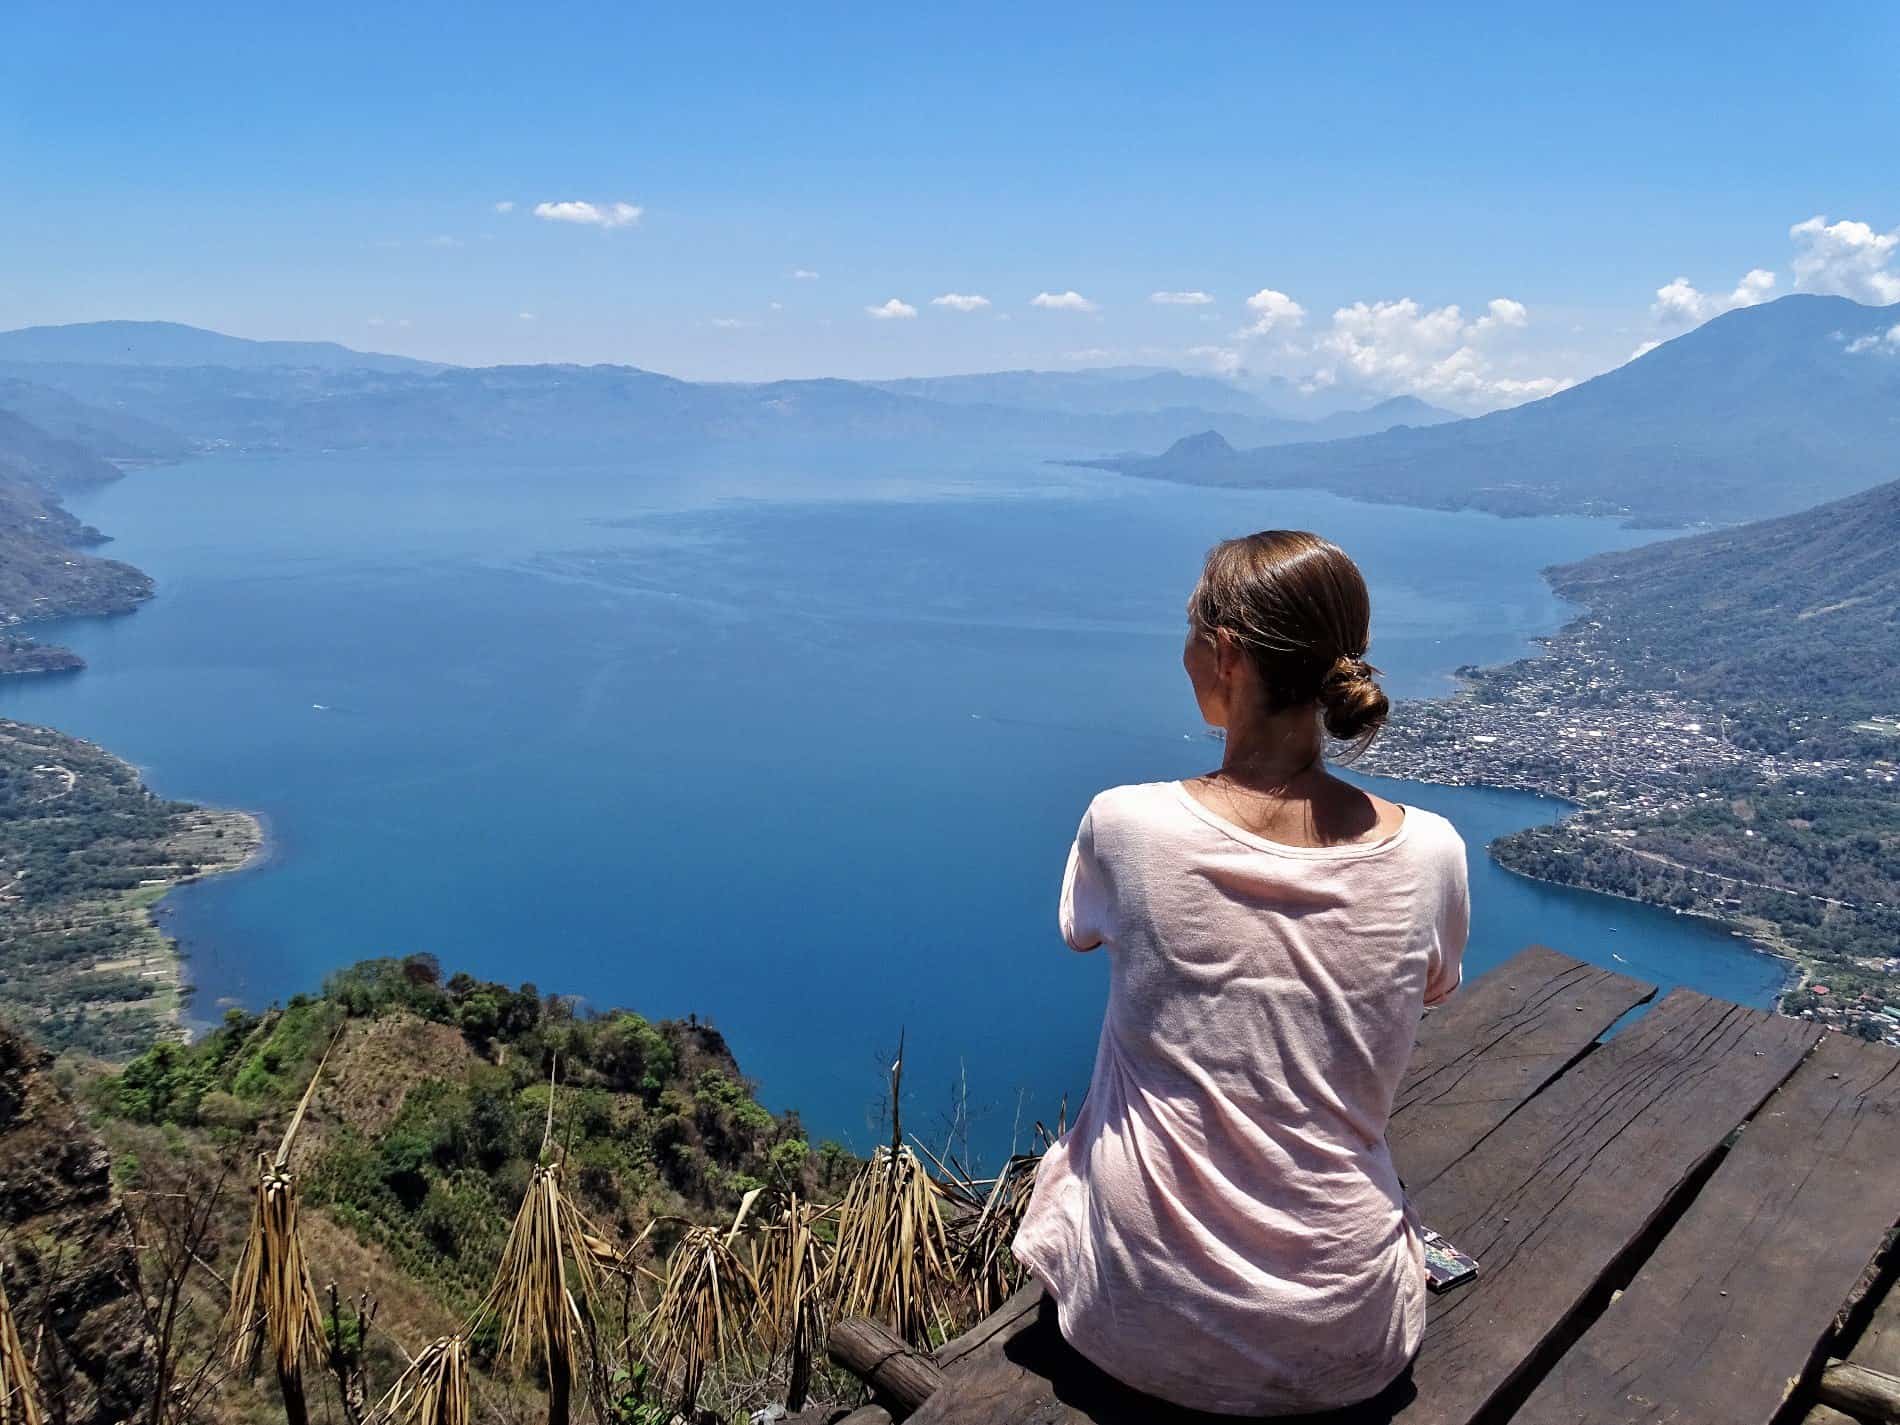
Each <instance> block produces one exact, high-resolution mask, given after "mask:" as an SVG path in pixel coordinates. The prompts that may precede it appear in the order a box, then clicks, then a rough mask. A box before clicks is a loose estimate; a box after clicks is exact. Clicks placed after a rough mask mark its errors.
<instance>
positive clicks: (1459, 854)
mask: <svg viewBox="0 0 1900 1425" xmlns="http://www.w3.org/2000/svg"><path fill="white" fill-rule="evenodd" d="M1455 847H1456V851H1455V854H1454V855H1453V856H1452V858H1451V865H1450V867H1449V868H1448V869H1447V876H1446V879H1447V882H1448V883H1447V885H1446V887H1445V901H1444V906H1443V908H1442V909H1441V910H1440V911H1439V917H1438V935H1437V937H1436V941H1435V943H1434V944H1433V946H1432V960H1431V971H1430V973H1429V974H1428V975H1427V976H1426V980H1425V1004H1426V1006H1427V1007H1428V1008H1429V1007H1430V1006H1432V1005H1435V1004H1443V1003H1444V1002H1445V1001H1446V1000H1448V999H1450V998H1451V995H1452V992H1453V991H1454V990H1456V989H1457V988H1458V986H1459V984H1460V983H1461V982H1462V981H1463V979H1464V963H1465V941H1466V939H1467V938H1468V937H1469V936H1470V934H1471V881H1470V872H1469V871H1468V870H1467V869H1466V866H1465V848H1464V843H1463V842H1457V843H1455Z"/></svg>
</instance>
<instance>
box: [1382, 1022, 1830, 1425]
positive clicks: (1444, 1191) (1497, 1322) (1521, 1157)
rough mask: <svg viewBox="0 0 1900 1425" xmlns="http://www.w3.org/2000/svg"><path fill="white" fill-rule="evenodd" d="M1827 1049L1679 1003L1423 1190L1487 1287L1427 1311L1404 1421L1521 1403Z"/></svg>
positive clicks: (1467, 1290)
mask: <svg viewBox="0 0 1900 1425" xmlns="http://www.w3.org/2000/svg"><path fill="white" fill-rule="evenodd" d="M1819 1034H1820V1031H1819V1030H1817V1029H1815V1028H1814V1027H1813V1026H1812V1025H1808V1024H1805V1023H1802V1022H1801V1021H1798V1020H1792V1019H1782V1018H1777V1017H1775V1016H1771V1015H1766V1014H1761V1013H1758V1012H1756V1011H1754V1010H1746V1009H1742V1008H1740V1007H1739V1006H1736V1005H1730V1004H1723V1003H1721V1002H1719V1001H1716V1000H1712V999H1709V998H1707V997H1706V996H1703V995H1699V994H1696V993H1694V992H1693V991H1689V990H1676V991H1675V992H1673V993H1672V994H1670V995H1669V996H1668V997H1667V998H1665V999H1664V1000H1663V1001H1662V1002H1661V1003H1660V1004H1659V1005H1657V1007H1656V1008H1655V1009H1654V1010H1652V1011H1651V1012H1650V1013H1649V1014H1648V1015H1646V1016H1644V1018H1643V1019H1642V1021H1641V1022H1640V1023H1638V1024H1636V1025H1634V1026H1632V1027H1631V1028H1630V1029H1629V1030H1628V1031H1627V1032H1625V1033H1623V1034H1621V1035H1619V1036H1617V1037H1616V1038H1615V1039H1613V1040H1611V1041H1610V1042H1609V1043H1608V1044H1606V1045H1605V1046H1604V1047H1603V1048H1601V1049H1599V1050H1597V1051H1596V1052H1595V1053H1593V1054H1591V1055H1589V1056H1588V1057H1587V1058H1585V1059H1584V1060H1583V1061H1582V1062H1581V1063H1579V1064H1578V1065H1577V1066H1576V1067H1575V1068H1573V1069H1572V1070H1571V1071H1570V1072H1569V1073H1567V1074H1564V1075H1563V1076H1562V1077H1560V1078H1559V1079H1558V1080H1557V1081H1556V1082H1555V1083H1554V1084H1552V1085H1551V1086H1550V1087H1549V1088H1547V1089H1545V1090H1544V1092H1543V1093H1541V1094H1539V1095H1538V1096H1537V1097H1536V1098H1534V1099H1532V1100H1531V1101H1530V1102H1529V1103H1527V1104H1525V1105H1524V1106H1523V1107H1522V1108H1520V1109H1519V1110H1518V1111H1517V1112H1516V1113H1515V1114H1513V1115H1512V1116H1511V1117H1510V1118H1508V1119H1506V1120H1505V1121H1504V1123H1502V1124H1501V1125H1500V1126H1499V1127H1497V1128H1496V1129H1495V1130H1493V1131H1492V1133H1491V1134H1490V1136H1489V1137H1487V1138H1486V1139H1484V1141H1483V1142H1482V1143H1480V1144H1479V1145H1478V1147H1477V1148H1476V1149H1474V1150H1473V1151H1472V1152H1471V1153H1470V1154H1468V1155H1467V1156H1465V1157H1464V1158H1461V1159H1459V1160H1458V1162H1456V1163H1454V1164H1453V1165H1452V1166H1451V1167H1450V1168H1448V1169H1446V1170H1445V1171H1444V1172H1443V1173H1442V1174H1440V1175H1439V1177H1438V1178H1437V1179H1436V1180H1435V1181H1433V1182H1432V1183H1430V1184H1429V1185H1428V1186H1426V1187H1425V1188H1424V1190H1423V1191H1422V1192H1420V1193H1419V1194H1418V1195H1417V1197H1416V1199H1415V1200H1416V1203H1417V1207H1418V1209H1419V1212H1420V1214H1421V1215H1422V1217H1423V1218H1424V1220H1425V1221H1426V1222H1428V1223H1430V1224H1431V1225H1432V1226H1434V1227H1436V1228H1437V1229H1438V1230H1439V1231H1441V1232H1443V1233H1444V1234H1445V1235H1446V1236H1447V1237H1449V1238H1451V1240H1452V1241H1454V1242H1456V1243H1457V1244H1458V1245H1459V1246H1460V1247H1462V1248H1463V1249H1464V1250H1466V1251H1467V1252H1470V1253H1472V1254H1473V1255H1474V1256H1476V1257H1477V1258H1478V1260H1479V1262H1480V1263H1481V1264H1482V1272H1481V1274H1480V1276H1479V1278H1478V1280H1477V1281H1476V1282H1474V1283H1472V1284H1471V1285H1469V1286H1465V1287H1461V1288H1459V1289H1458V1290H1457V1291H1455V1292H1453V1293H1452V1294H1451V1295H1449V1296H1446V1297H1444V1298H1441V1299H1439V1300H1436V1301H1434V1302H1433V1303H1432V1313H1431V1318H1430V1321H1429V1324H1428V1326H1427V1328H1426V1337H1425V1344H1424V1348H1423V1350H1422V1351H1421V1352H1420V1353H1419V1359H1418V1363H1417V1366H1416V1369H1415V1376H1416V1381H1417V1387H1418V1399H1417V1401H1416V1402H1415V1403H1414V1405H1413V1407H1412V1409H1411V1410H1409V1411H1408V1412H1407V1414H1406V1419H1407V1420H1408V1421H1413V1422H1420V1425H1424V1422H1432V1423H1433V1425H1462V1423H1463V1422H1467V1421H1470V1420H1472V1419H1473V1418H1474V1417H1476V1416H1477V1415H1478V1413H1479V1412H1480V1411H1481V1410H1483V1409H1484V1407H1485V1406H1486V1405H1487V1404H1488V1403H1489V1402H1490V1401H1492V1400H1493V1399H1494V1398H1496V1397H1497V1396H1498V1395H1499V1394H1500V1393H1501V1392H1504V1391H1506V1390H1507V1389H1510V1388H1511V1387H1513V1386H1514V1385H1515V1384H1516V1383H1517V1382H1518V1381H1519V1380H1520V1379H1521V1378H1522V1377H1523V1375H1524V1374H1525V1373H1526V1371H1527V1370H1528V1369H1530V1368H1531V1366H1532V1365H1533V1363H1535V1362H1537V1361H1538V1358H1539V1353H1540V1351H1541V1350H1542V1349H1543V1348H1544V1346H1545V1344H1546V1342H1547V1341H1549V1340H1550V1338H1551V1337H1552V1336H1553V1334H1554V1333H1556V1332H1557V1331H1558V1330H1559V1328H1560V1327H1562V1325H1563V1324H1564V1322H1565V1321H1566V1320H1567V1319H1568V1318H1569V1317H1571V1316H1572V1315H1573V1314H1574V1313H1575V1311H1576V1310H1577V1308H1578V1307H1579V1306H1580V1305H1581V1304H1582V1303H1583V1302H1584V1301H1585V1300H1586V1298H1588V1297H1589V1296H1590V1295H1591V1293H1592V1292H1593V1291H1594V1290H1595V1289H1596V1288H1597V1287H1598V1285H1599V1283H1601V1282H1602V1280H1603V1278H1604V1276H1605V1274H1606V1273H1607V1272H1608V1270H1609V1269H1610V1267H1611V1266H1612V1265H1613V1264H1614V1263H1615V1262H1616V1261H1617V1259H1618V1258H1619V1257H1620V1256H1621V1255H1622V1254H1623V1253H1624V1252H1625V1251H1626V1250H1628V1249H1629V1248H1630V1247H1631V1245H1632V1244H1634V1243H1635V1242H1636V1241H1637V1240H1638V1238H1640V1237H1641V1236H1642V1234H1643V1232H1644V1230H1645V1229H1646V1228H1648V1227H1649V1226H1650V1225H1651V1224H1652V1223H1653V1222H1654V1221H1655V1220H1656V1218H1657V1217H1658V1216H1659V1215H1660V1214H1661V1213H1662V1211H1663V1210H1664V1208H1665V1207H1667V1206H1668V1204H1669V1202H1670V1201H1671V1199H1672V1198H1673V1197H1674V1196H1675V1194H1676V1192H1677V1191H1678V1190H1679V1189H1680V1187H1681V1186H1682V1184H1683V1182H1684V1180H1685V1179H1687V1178H1688V1177H1689V1176H1690V1175H1692V1174H1693V1173H1694V1172H1695V1170H1696V1169H1697V1168H1698V1167H1699V1166H1700V1165H1701V1164H1703V1163H1704V1162H1705V1161H1706V1160H1707V1159H1708V1157H1709V1155H1710V1154H1711V1153H1713V1152H1714V1151H1715V1150H1716V1149H1717V1148H1718V1147H1719V1146H1720V1145H1721V1142H1722V1140H1723V1138H1724V1137H1726V1136H1727V1135H1728V1133H1729V1132H1730V1131H1731V1130H1732V1129H1733V1128H1734V1127H1735V1126H1736V1125H1737V1124H1739V1123H1740V1122H1741V1121H1742V1120H1743V1119H1745V1118H1746V1117H1747V1116H1748V1115H1749V1114H1751V1113H1753V1112H1754V1111H1755V1110H1756V1109H1757V1108H1758V1107H1760V1105H1761V1104H1762V1102H1763V1101H1764V1100H1765V1099H1766V1098H1767V1097H1768V1096H1769V1094H1771V1093H1772V1092H1773V1091H1774V1090H1775V1088H1776V1087H1777V1086H1778V1085H1779V1084H1780V1083H1781V1082H1782V1081H1783V1080H1785V1079H1786V1078H1787V1077H1788V1076H1789V1075H1790V1074H1791V1073H1793V1072H1794V1070H1795V1068H1796V1066H1797V1065H1798V1064H1799V1063H1800V1062H1801V1060H1802V1058H1803V1057H1804V1056H1805V1055H1806V1054H1807V1052H1808V1050H1809V1049H1811V1048H1812V1047H1813V1046H1814V1043H1815V1041H1816V1040H1817V1039H1818V1037H1819Z"/></svg>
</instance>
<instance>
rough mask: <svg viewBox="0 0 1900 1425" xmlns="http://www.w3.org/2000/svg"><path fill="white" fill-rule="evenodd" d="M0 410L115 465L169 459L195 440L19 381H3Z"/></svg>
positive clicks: (13, 378) (184, 450) (128, 413)
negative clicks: (125, 461) (103, 457)
mask: <svg viewBox="0 0 1900 1425" xmlns="http://www.w3.org/2000/svg"><path fill="white" fill-rule="evenodd" d="M0 411H11V412H12V413H13V414H14V415H16V416H19V417H20V418H21V419H23V420H26V421H29V422H31V423H32V424H33V425H35V426H37V427H38V428H39V429H40V430H41V431H43V432H45V433H46V434H47V435H49V436H55V437H57V438H59V439H60V440H66V441H71V442H73V443H75V444H77V445H82V446H84V447H86V449H88V450H90V451H92V452H93V453H94V454H97V455H102V456H106V457H108V458H109V459H113V460H152V459H170V458H174V457H177V456H180V455H184V454H186V453H188V452H189V451H190V449H191V442H190V441H188V440H186V439H185V438H184V437H183V436H181V435H179V434H178V432H177V431H174V430H171V429H170V428H168V427H166V426H162V425H160V424H158V423H157V422H156V421H148V420H145V419H144V418H143V417H140V416H135V415H132V414H131V413H130V412H127V411H118V410H108V409H106V408H105V407H103V406H93V405H88V404H87V403H86V402H84V401H81V400H78V399H76V398H74V397H72V396H70V395H68V394H67V393H66V392H64V391H56V390H54V389H53V388H52V387H51V386H42V385H39V384H38V383H37V382H33V381H23V380H21V379H19V378H18V377H6V376H0Z"/></svg>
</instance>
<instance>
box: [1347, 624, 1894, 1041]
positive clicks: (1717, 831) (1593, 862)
mask: <svg viewBox="0 0 1900 1425" xmlns="http://www.w3.org/2000/svg"><path fill="white" fill-rule="evenodd" d="M1611 642H1612V638H1611V637H1610V636H1609V635H1608V631H1607V630H1606V627H1605V625H1604V624H1603V623H1602V622H1600V621H1597V620H1592V619H1585V620H1581V621H1579V622H1578V623H1575V624H1573V625H1571V626H1570V627H1569V628H1567V629H1565V630H1564V631H1563V632H1562V633H1561V634H1559V635H1557V636H1555V637H1553V638H1551V639H1549V640H1547V641H1546V647H1547V651H1546V652H1545V653H1544V654H1542V655H1540V656H1536V657H1532V658H1527V659H1523V660H1520V661H1518V662H1516V663H1512V664H1509V665H1506V666H1503V667H1498V668H1489V669H1479V668H1475V667H1465V668H1461V669H1459V670H1458V677H1459V679H1460V686H1459V687H1458V689H1457V690H1456V691H1455V692H1454V693H1452V694H1450V695H1449V696H1446V697H1442V698H1435V699H1420V700H1411V701H1407V702H1405V703H1403V704H1401V705H1400V706H1399V707H1398V709H1397V710H1396V712H1395V715H1394V717H1393V719H1392V722H1391V723H1390V724H1389V725H1388V727H1387V728H1386V729H1385V731H1384V732H1383V733H1382V734H1381V736H1380V737H1379V739H1378V741H1377V742H1376V743H1374V745H1373V746H1372V747H1371V748H1369V749H1367V751H1366V753H1365V754H1364V756H1363V757H1362V758H1361V759H1360V760H1359V761H1358V762H1357V764H1356V766H1357V768H1358V769H1359V770H1362V771H1366V772H1371V773H1375V774H1378V775H1384V776H1396V777H1406V778H1410V779H1412V780H1415V781H1423V782H1435V783H1440V784H1444V785H1451V786H1471V785H1482V786H1492V787H1504V788H1510V789H1514V790H1519V791H1526V792H1533V793H1537V794H1540V795H1543V796H1549V797H1555V798H1559V799H1562V800H1565V801H1568V802H1571V803H1573V804H1574V805H1575V806H1576V808H1577V810H1576V812H1575V813H1574V814H1573V815H1571V816H1569V817H1566V818H1565V819H1564V820H1563V821H1561V822H1560V823H1557V824H1555V825H1552V826H1540V827H1534V828H1530V829H1528V830H1526V831H1522V832H1518V833H1515V834H1513V835H1511V836H1508V837H1505V838H1502V839H1501V840H1500V841H1498V842H1496V843H1494V844H1493V846H1492V847H1491V848H1489V849H1490V852H1491V854H1492V855H1493V856H1494V857H1495V858H1496V859H1497V860H1498V861H1499V863H1500V864H1502V865H1504V866H1505V867H1507V868H1508V869H1510V870H1513V871H1517V872H1519V873H1521V874H1525V875H1530V876H1535V877H1537V878H1539V879H1543V880H1550V881H1554V882H1556V883H1559V884H1566V885H1575V886H1580V887H1582V888H1585V889H1590V890H1595V891H1600V892H1604V893H1608V894H1613V895H1623V896H1627V897H1628V898H1631V899H1635V900H1640V901H1644V902H1647V903H1650V904H1655V905H1660V906H1664V907H1666V908H1669V909H1672V910H1675V911H1677V912H1678V913H1683V914H1694V915H1701V916H1705V917H1708V918H1710V919H1712V920H1715V921H1718V922H1720V923H1721V924H1723V925H1725V926H1726V927H1728V928H1729V929H1732V930H1734V931H1736V932H1737V933H1738V934H1741V935H1743V936H1744V937H1746V938H1747V939H1749V940H1751V941H1752V942H1754V943H1755V944H1756V945H1758V946H1759V947H1760V948H1761V949H1763V950H1765V951H1767V952H1768V953H1770V954H1773V955H1776V956H1778V957H1780V958H1782V959H1784V960H1786V961H1788V962H1789V964H1790V967H1791V973H1790V977H1789V981H1788V984H1787V985H1786V986H1785V988H1784V989H1783V991H1782V993H1781V995H1780V997H1779V1000H1778V1007H1779V1008H1780V1009H1781V1010H1782V1011H1783V1012H1784V1013H1788V1014H1792V1015H1795V1016H1797V1017H1800V1018H1804V1019H1810V1020H1813V1021H1816V1022H1818V1023H1821V1024H1824V1025H1826V1026H1828V1027H1829V1028H1830V1029H1835V1030H1839V1031H1842V1032H1846V1033H1851V1034H1855V1035H1857V1036H1858V1037H1860V1038H1863V1039H1869V1040H1879V1041H1881V1042H1884V1043H1888V1044H1893V1045H1900V955H1896V954H1894V953H1892V952H1893V950H1894V949H1895V948H1896V942H1895V941H1893V940H1892V939H1891V938H1890V937H1885V936H1867V935H1864V934H1862V935H1861V936H1860V938H1862V939H1871V940H1872V942H1873V943H1872V944H1871V945H1865V946H1863V945H1854V944H1849V945H1847V946H1846V947H1844V948H1845V950H1846V952H1847V953H1841V950H1842V948H1843V947H1839V946H1837V945H1835V944H1834V943H1832V942H1830V941H1825V940H1824V939H1823V938H1822V936H1821V935H1820V933H1819V932H1818V930H1816V929H1814V928H1812V927H1811V926H1810V924H1809V923H1810V922H1815V923H1817V924H1834V923H1839V922H1842V921H1846V922H1848V923H1849V924H1851V925H1854V926H1860V925H1862V924H1867V925H1869V926H1871V925H1872V924H1873V923H1874V922H1875V921H1878V922H1879V923H1881V924H1886V923H1890V922H1891V919H1892V917H1893V915H1894V913H1895V912H1894V902H1893V901H1892V900H1876V901H1871V902H1869V901H1863V900H1859V899H1850V898H1848V897H1845V896H1843V895H1841V894H1839V893H1838V892H1836V891H1835V890H1834V888H1833V887H1831V886H1829V885H1827V884H1825V883H1823V882H1820V881H1816V880H1813V879H1810V878H1808V877H1801V878H1792V877H1790V878H1780V879H1778V878H1774V877H1772V876H1769V875H1766V874H1758V875H1753V876H1751V875H1747V874H1738V871H1739V870H1741V869H1742V867H1740V866H1738V865H1737V864H1736V863H1737V861H1738V860H1746V857H1747V853H1748V851H1750V850H1752V849H1753V848H1752V847H1749V846H1744V847H1742V849H1741V850H1739V851H1738V850H1737V849H1736V847H1737V841H1736V838H1737V836H1739V838H1740V842H1741V843H1752V842H1754V841H1755V840H1756V839H1757V838H1758V836H1761V835H1765V834H1766V832H1765V831H1764V832H1758V831H1757V829H1756V827H1755V826H1753V825H1726V823H1730V822H1734V821H1736V820H1738V819H1740V820H1750V819H1753V818H1754V816H1755V810H1754V807H1753V804H1754V803H1756V802H1759V801H1761V800H1762V799H1763V798H1764V797H1773V798H1775V799H1778V800H1786V799H1792V800H1793V801H1794V802H1795V804H1796V805H1797V806H1803V805H1806V804H1807V803H1808V802H1809V800H1810V799H1813V800H1814V801H1815V802H1816V803H1817V804H1818V802H1819V801H1821V800H1822V799H1824V798H1831V797H1832V796H1834V795H1838V794H1842V793H1848V794H1851V795H1852V796H1853V797H1854V798H1855V800H1856V805H1864V804H1865V803H1866V802H1867V800H1868V799H1869V798H1874V799H1877V800H1878V801H1884V802H1886V803H1888V804H1889V805H1891V806H1893V807H1895V808H1900V763H1897V762H1896V761H1895V760H1891V759H1880V758H1876V759H1873V760H1867V759H1864V758H1852V757H1814V756H1802V755H1790V754H1785V753H1775V752H1769V751H1763V750H1760V749H1758V748H1754V747H1749V746H1745V745H1743V744H1742V743H1741V742H1739V741H1738V740H1736V739H1735V738H1734V737H1733V736H1732V735H1731V732H1732V728H1731V720H1730V718H1729V717H1728V715H1727V714H1725V713H1724V712H1723V711H1722V710H1721V709H1719V708H1716V707H1714V706H1712V705H1710V704H1708V703H1706V702H1703V701H1700V700H1698V699H1693V698H1689V697H1686V696H1683V695H1680V694H1677V693H1674V692H1670V691H1666V690H1659V689H1654V688H1643V687H1637V686H1633V685H1632V684H1631V682H1630V681H1629V680H1628V679H1627V678H1626V677H1625V676H1624V674H1623V672H1622V669H1621V667H1620V665H1619V662H1618V660H1617V659H1616V658H1615V656H1614V655H1613V654H1612V653H1611V652H1610V651H1609V647H1608V646H1607V645H1609V644H1610V643H1611ZM1787 822H1788V824H1790V825H1793V826H1795V827H1797V828H1798V829H1799V830H1800V831H1803V832H1805V831H1807V830H1808V829H1809V824H1808V823H1807V822H1806V821H1804V819H1803V818H1800V817H1793V818H1789V819H1787ZM1711 823H1723V824H1722V825H1715V826H1711ZM1724 832H1726V833H1727V834H1726V835H1724V834H1723V833H1724ZM1724 841H1726V842H1727V843H1728V844H1727V845H1726V846H1723V845H1722V843H1723V842H1724ZM1829 859H1830V860H1831V859H1832V858H1829ZM1750 864H1752V863H1750ZM1791 882H1792V883H1791ZM1860 949H1866V950H1869V951H1870V952H1871V953H1852V952H1853V951H1854V950H1860ZM1883 951H1885V952H1886V953H1882V952H1883Z"/></svg>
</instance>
